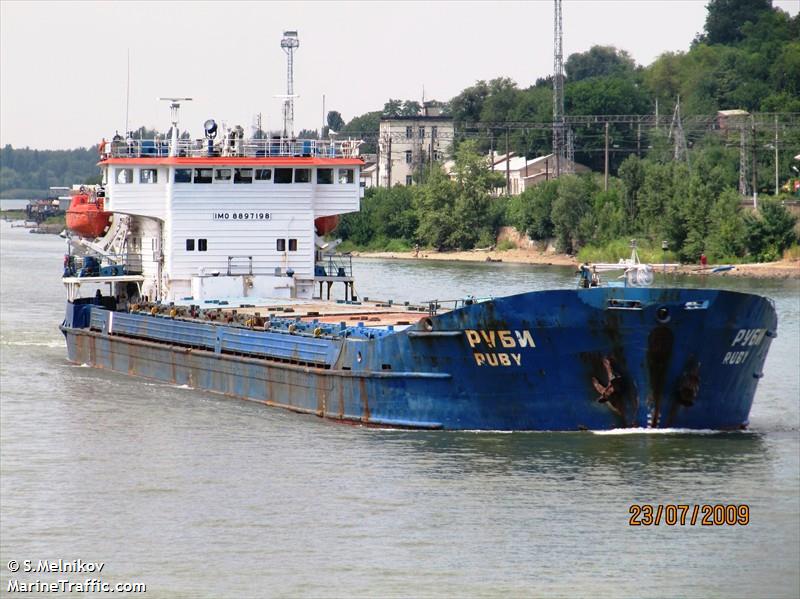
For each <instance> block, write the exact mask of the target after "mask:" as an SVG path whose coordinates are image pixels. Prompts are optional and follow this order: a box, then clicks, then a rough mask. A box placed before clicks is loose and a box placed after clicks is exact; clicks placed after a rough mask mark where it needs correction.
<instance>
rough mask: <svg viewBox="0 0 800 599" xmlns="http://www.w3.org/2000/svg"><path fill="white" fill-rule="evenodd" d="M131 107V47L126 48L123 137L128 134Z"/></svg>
mask: <svg viewBox="0 0 800 599" xmlns="http://www.w3.org/2000/svg"><path fill="white" fill-rule="evenodd" d="M130 108H131V49H130V48H128V79H127V82H126V85H125V137H127V136H128V114H129V113H130Z"/></svg>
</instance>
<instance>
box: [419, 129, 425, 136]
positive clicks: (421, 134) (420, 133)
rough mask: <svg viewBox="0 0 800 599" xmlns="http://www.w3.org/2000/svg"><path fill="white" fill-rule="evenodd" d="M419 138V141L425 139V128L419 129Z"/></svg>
mask: <svg viewBox="0 0 800 599" xmlns="http://www.w3.org/2000/svg"><path fill="white" fill-rule="evenodd" d="M419 138H420V139H425V127H420V128H419Z"/></svg>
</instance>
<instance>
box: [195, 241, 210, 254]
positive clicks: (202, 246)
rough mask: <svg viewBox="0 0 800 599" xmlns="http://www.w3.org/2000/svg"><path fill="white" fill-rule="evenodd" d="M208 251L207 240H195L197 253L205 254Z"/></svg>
mask: <svg viewBox="0 0 800 599" xmlns="http://www.w3.org/2000/svg"><path fill="white" fill-rule="evenodd" d="M207 250H208V240H207V239H198V240H197V251H198V252H205V251H207Z"/></svg>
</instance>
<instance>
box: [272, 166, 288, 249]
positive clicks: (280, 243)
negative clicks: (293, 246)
mask: <svg viewBox="0 0 800 599" xmlns="http://www.w3.org/2000/svg"><path fill="white" fill-rule="evenodd" d="M276 170H277V169H276ZM275 249H276V250H278V251H279V252H285V251H286V240H285V239H278V240H277V243H276V244H275Z"/></svg>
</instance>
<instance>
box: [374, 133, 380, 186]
mask: <svg viewBox="0 0 800 599" xmlns="http://www.w3.org/2000/svg"><path fill="white" fill-rule="evenodd" d="M380 186H381V133H380V129H379V130H378V139H377V140H376V143H375V187H380Z"/></svg>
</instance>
